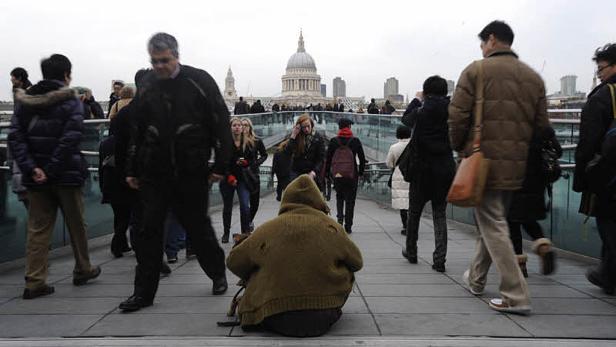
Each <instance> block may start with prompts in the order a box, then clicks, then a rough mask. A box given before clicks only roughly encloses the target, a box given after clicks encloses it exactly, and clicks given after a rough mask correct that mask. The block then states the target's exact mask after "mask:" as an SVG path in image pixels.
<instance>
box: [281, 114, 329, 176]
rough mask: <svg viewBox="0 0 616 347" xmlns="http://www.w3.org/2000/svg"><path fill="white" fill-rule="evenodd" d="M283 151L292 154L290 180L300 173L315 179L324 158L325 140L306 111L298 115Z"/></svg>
mask: <svg viewBox="0 0 616 347" xmlns="http://www.w3.org/2000/svg"><path fill="white" fill-rule="evenodd" d="M285 151H286V153H288V154H290V155H292V164H291V177H289V179H290V180H291V181H293V180H294V179H295V178H296V177H297V176H299V175H302V174H308V175H309V176H310V177H311V178H312V179H313V180H315V181H317V176H318V174H319V172H320V171H321V166H322V165H323V159H325V142H324V140H323V137H321V135H319V134H318V133H317V132H316V130H315V129H314V122H313V121H312V118H310V115H308V114H307V113H304V114H302V115H301V116H299V118H298V119H297V121H296V122H295V126H294V127H293V130H292V131H291V136H290V137H289V143H288V145H287V146H286V147H285ZM317 185H319V182H317Z"/></svg>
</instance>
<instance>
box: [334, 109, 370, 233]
mask: <svg viewBox="0 0 616 347" xmlns="http://www.w3.org/2000/svg"><path fill="white" fill-rule="evenodd" d="M351 124H353V121H352V120H350V119H347V118H342V119H340V120H339V121H338V129H339V131H338V136H336V137H334V138H332V139H331V140H330V141H329V145H328V146H327V157H326V160H325V174H326V175H329V174H331V176H332V179H333V180H334V189H335V190H336V208H337V212H338V213H337V218H338V223H340V224H341V225H342V224H344V229H345V230H346V232H347V233H349V234H350V233H351V232H352V227H353V214H354V211H355V198H356V197H357V181H358V179H359V176H363V174H364V166H365V165H366V157H365V156H364V148H363V147H362V144H361V141H360V140H359V139H358V138H357V137H354V136H353V132H352V131H351ZM347 149H350V150H351V152H352V155H348V156H347V155H344V154H343V153H342V152H339V153H336V150H339V151H345V150H347ZM356 158H358V159H359V165H357V159H356ZM346 160H352V163H351V164H350V165H352V168H351V166H350V165H349V169H351V170H345V167H346V165H348V164H349V163H346V162H343V161H346ZM330 171H331V173H330ZM339 171H340V172H339ZM343 171H349V174H346V173H345V172H343ZM345 204H346V211H345Z"/></svg>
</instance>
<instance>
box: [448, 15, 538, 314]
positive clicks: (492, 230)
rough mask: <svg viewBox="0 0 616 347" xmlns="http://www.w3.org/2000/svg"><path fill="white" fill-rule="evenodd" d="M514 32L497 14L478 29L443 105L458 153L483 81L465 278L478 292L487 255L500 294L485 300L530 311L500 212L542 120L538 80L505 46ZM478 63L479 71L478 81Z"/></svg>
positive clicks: (468, 141)
mask: <svg viewBox="0 0 616 347" xmlns="http://www.w3.org/2000/svg"><path fill="white" fill-rule="evenodd" d="M513 37H514V34H513V31H512V30H511V28H510V27H509V25H507V24H506V23H505V22H502V21H494V22H492V23H490V24H488V25H487V26H486V27H485V28H484V29H483V30H482V31H481V32H480V33H479V39H480V40H481V44H480V47H481V51H482V53H483V57H484V59H482V60H479V61H475V62H473V63H471V64H470V65H469V66H468V67H467V68H466V69H465V70H464V71H463V72H462V74H461V76H460V79H459V80H458V85H457V87H456V90H455V93H454V96H453V100H452V101H451V103H450V105H449V137H450V139H451V146H452V148H453V149H454V150H455V151H457V152H459V153H460V154H461V156H467V155H469V154H470V153H471V148H472V142H473V135H474V131H473V130H474V124H473V109H474V106H475V101H476V100H475V98H476V96H477V86H478V85H480V86H483V90H484V102H483V106H482V107H483V121H482V124H481V150H482V151H483V153H484V155H485V156H486V158H488V159H490V169H489V172H488V178H487V182H486V189H485V193H484V195H483V199H482V201H481V203H480V204H479V206H477V207H476V208H475V219H476V222H477V228H478V230H479V237H478V239H477V247H476V253H475V256H474V258H473V260H472V263H471V266H470V269H469V270H467V271H466V272H465V273H464V280H465V282H466V284H467V286H468V289H469V290H470V292H471V293H473V294H475V295H481V294H482V293H483V289H484V287H485V285H486V278H487V274H488V270H489V268H490V265H491V264H492V262H494V263H495V264H496V268H497V269H498V272H499V273H500V275H501V283H500V288H499V289H500V294H501V298H496V299H492V300H490V307H491V308H492V309H494V310H497V311H503V312H509V313H518V314H529V313H530V311H531V306H530V298H529V293H528V286H527V285H526V282H525V280H524V277H523V275H522V272H521V271H520V268H519V267H518V264H517V261H516V258H515V254H514V252H513V247H512V245H511V241H510V240H509V228H508V226H507V219H506V213H507V210H508V205H509V202H510V200H511V194H512V192H513V191H515V190H518V189H520V188H521V187H522V181H523V180H524V175H525V171H526V158H527V156H528V146H529V143H530V139H531V136H532V134H533V131H535V129H537V128H542V127H545V126H548V125H549V122H548V118H547V107H546V98H545V86H544V83H543V80H542V79H541V77H540V76H539V75H538V74H537V73H536V72H535V71H533V70H532V69H531V68H530V67H529V66H528V65H526V64H524V63H523V62H521V61H520V60H518V56H517V55H516V54H515V53H514V52H513V51H512V50H511V44H512V43H513ZM480 65H481V69H482V73H481V76H483V77H482V78H481V83H478V82H479V81H478V80H479V78H478V75H479V74H480V72H479V71H480V70H479V69H480Z"/></svg>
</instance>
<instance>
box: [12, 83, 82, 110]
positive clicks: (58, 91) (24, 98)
mask: <svg viewBox="0 0 616 347" xmlns="http://www.w3.org/2000/svg"><path fill="white" fill-rule="evenodd" d="M73 98H77V93H76V92H75V90H74V89H71V88H68V87H63V86H61V85H60V84H59V83H57V82H55V81H41V82H39V83H37V84H36V85H34V86H32V87H31V88H30V89H28V91H26V90H23V89H19V88H17V89H15V101H17V102H19V103H20V104H21V105H23V106H26V107H30V108H45V107H49V106H51V105H55V104H57V103H59V102H62V101H66V100H70V99H73Z"/></svg>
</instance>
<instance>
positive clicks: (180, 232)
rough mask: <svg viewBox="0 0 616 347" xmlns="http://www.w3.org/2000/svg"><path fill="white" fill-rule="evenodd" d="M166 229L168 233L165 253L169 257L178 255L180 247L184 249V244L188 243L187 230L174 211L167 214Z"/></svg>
mask: <svg viewBox="0 0 616 347" xmlns="http://www.w3.org/2000/svg"><path fill="white" fill-rule="evenodd" d="M165 231H166V234H167V237H166V241H165V253H166V254H167V257H176V256H177V255H178V252H179V251H180V249H182V246H183V245H186V231H185V230H184V228H182V226H181V225H180V222H178V220H177V217H176V216H175V214H173V212H169V213H168V214H167V220H165Z"/></svg>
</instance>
